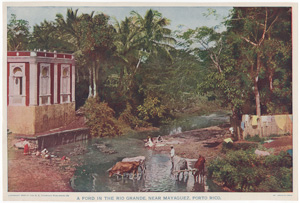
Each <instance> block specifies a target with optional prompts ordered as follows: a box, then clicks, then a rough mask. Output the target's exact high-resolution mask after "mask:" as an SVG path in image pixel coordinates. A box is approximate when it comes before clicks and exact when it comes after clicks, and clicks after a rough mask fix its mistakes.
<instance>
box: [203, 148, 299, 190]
mask: <svg viewBox="0 0 300 203" xmlns="http://www.w3.org/2000/svg"><path fill="white" fill-rule="evenodd" d="M207 169H208V175H209V176H210V177H212V178H214V179H215V180H216V181H218V182H220V183H223V185H224V186H226V187H229V188H230V189H232V190H235V191H243V192H251V191H252V192H255V191H260V192H287V191H292V180H293V179H292V158H291V157H290V156H289V155H288V153H285V152H281V153H280V154H279V155H270V156H266V157H259V156H257V155H256V154H254V153H253V150H246V151H245V150H239V151H231V152H230V153H228V154H227V155H226V157H225V158H217V159H215V160H213V161H211V162H210V164H209V165H208V167H207Z"/></svg>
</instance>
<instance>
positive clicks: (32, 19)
mask: <svg viewBox="0 0 300 203" xmlns="http://www.w3.org/2000/svg"><path fill="white" fill-rule="evenodd" d="M67 8H72V9H73V10H75V9H79V10H78V14H79V15H80V14H81V13H91V12H92V11H95V12H96V13H102V12H103V13H105V14H107V15H109V16H113V17H115V18H116V19H117V20H118V21H120V20H123V19H125V17H126V16H130V12H131V11H132V10H134V11H137V12H138V13H139V14H141V15H142V16H144V15H145V13H146V11H147V10H148V9H150V8H151V9H154V10H158V11H159V12H160V13H162V15H163V17H166V18H168V19H170V20H171V24H170V25H169V26H168V27H169V28H170V29H172V30H177V29H178V26H180V27H181V28H182V29H187V28H191V29H195V28H196V27H201V26H208V27H213V26H216V25H219V24H220V23H221V22H222V21H223V19H224V17H227V16H228V15H229V11H230V10H231V9H232V7H215V8H214V7H157V6H156V7H155V6H154V7H87V6H84V7H53V6H47V7H8V9H7V19H8V20H9V19H10V18H11V14H15V15H16V16H17V19H23V20H27V21H28V22H29V25H30V27H31V29H30V30H31V31H32V29H33V26H34V25H36V24H40V23H41V22H42V21H44V20H47V21H54V20H55V18H56V17H55V16H56V14H57V13H61V14H63V15H64V16H66V12H67ZM209 8H212V9H216V11H217V14H218V15H219V17H218V18H216V17H215V16H212V15H211V16H208V17H205V16H204V15H203V14H204V13H208V9H209ZM181 25H184V26H181ZM221 30H224V28H221Z"/></svg>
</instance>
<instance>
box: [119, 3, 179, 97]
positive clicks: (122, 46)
mask: <svg viewBox="0 0 300 203" xmlns="http://www.w3.org/2000/svg"><path fill="white" fill-rule="evenodd" d="M169 23H170V21H169V20H168V19H166V18H163V17H162V15H161V13H159V12H158V11H153V10H151V9H150V10H148V11H147V12H146V15H145V16H144V17H142V16H141V15H140V14H139V13H137V12H135V11H132V12H131V17H129V18H125V20H124V21H122V22H121V24H120V23H118V22H117V23H116V24H115V28H116V31H117V35H116V39H115V42H114V43H115V46H116V55H117V57H119V58H120V60H121V61H122V62H123V64H124V66H123V67H124V68H123V69H121V71H120V82H119V86H120V87H123V86H122V85H121V83H122V80H123V77H124V76H126V77H125V78H126V79H125V81H126V82H127V87H128V89H127V90H128V93H129V98H131V97H132V88H133V85H134V77H135V75H136V74H137V72H138V70H139V68H140V65H141V63H142V62H145V61H146V60H147V59H148V58H149V56H150V55H151V54H158V53H160V52H166V53H167V55H168V56H170V58H171V55H170V53H169V50H170V49H172V48H173V47H172V46H171V45H172V44H174V43H175V42H176V41H175V39H174V38H172V37H171V36H170V34H171V30H170V29H168V28H166V26H167V25H169Z"/></svg>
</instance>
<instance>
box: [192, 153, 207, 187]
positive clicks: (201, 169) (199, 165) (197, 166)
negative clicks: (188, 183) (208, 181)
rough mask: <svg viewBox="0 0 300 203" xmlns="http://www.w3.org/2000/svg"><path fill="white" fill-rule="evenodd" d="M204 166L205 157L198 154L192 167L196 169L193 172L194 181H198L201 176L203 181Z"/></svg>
mask: <svg viewBox="0 0 300 203" xmlns="http://www.w3.org/2000/svg"><path fill="white" fill-rule="evenodd" d="M204 167H205V158H204V157H203V156H201V155H199V158H198V160H197V162H196V163H195V165H194V168H195V169H197V171H196V172H195V173H193V175H194V179H195V182H196V181H197V179H198V182H199V181H200V178H201V177H202V180H203V181H204Z"/></svg>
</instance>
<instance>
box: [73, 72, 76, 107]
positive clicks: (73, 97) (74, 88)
mask: <svg viewBox="0 0 300 203" xmlns="http://www.w3.org/2000/svg"><path fill="white" fill-rule="evenodd" d="M75 75H76V74H75V66H72V102H75Z"/></svg>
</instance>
